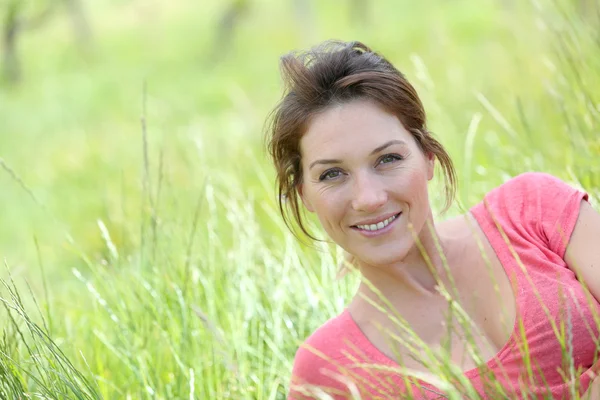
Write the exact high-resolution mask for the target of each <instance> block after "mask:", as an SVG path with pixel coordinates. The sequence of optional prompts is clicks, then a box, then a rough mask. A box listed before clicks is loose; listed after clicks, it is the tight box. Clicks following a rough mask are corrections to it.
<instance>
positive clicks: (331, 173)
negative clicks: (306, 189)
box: [319, 169, 342, 181]
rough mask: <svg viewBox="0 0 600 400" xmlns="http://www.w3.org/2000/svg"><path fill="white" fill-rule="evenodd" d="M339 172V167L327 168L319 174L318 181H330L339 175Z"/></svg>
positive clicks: (340, 172)
mask: <svg viewBox="0 0 600 400" xmlns="http://www.w3.org/2000/svg"><path fill="white" fill-rule="evenodd" d="M341 174H342V171H340V170H339V169H328V170H327V171H325V172H323V173H322V174H321V176H319V181H330V180H332V179H335V178H337V177H339V176H340V175H341Z"/></svg>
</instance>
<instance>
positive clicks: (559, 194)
mask: <svg viewBox="0 0 600 400" xmlns="http://www.w3.org/2000/svg"><path fill="white" fill-rule="evenodd" d="M581 197H586V195H585V193H583V192H581V191H579V190H578V189H576V188H574V187H573V186H571V185H569V184H567V183H566V182H564V181H563V180H561V179H559V178H557V177H555V176H553V175H550V174H547V173H543V172H526V173H523V174H520V175H517V176H515V177H514V178H511V179H509V180H507V181H506V182H504V183H503V184H501V185H500V186H498V187H496V188H494V189H492V190H491V191H490V192H489V193H487V194H486V195H485V197H484V200H483V203H485V206H486V208H488V210H494V211H496V212H498V211H503V212H505V213H515V212H520V213H523V212H527V213H528V214H529V213H531V212H532V213H535V214H539V215H538V216H540V217H542V218H543V217H545V216H548V217H552V216H553V215H552V214H553V213H556V212H560V211H562V210H564V208H565V207H566V206H569V207H570V206H573V204H571V203H577V205H578V204H579V203H578V202H577V201H578V200H580V198H581ZM540 213H541V214H540Z"/></svg>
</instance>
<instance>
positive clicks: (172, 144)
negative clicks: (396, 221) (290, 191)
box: [0, 0, 600, 399]
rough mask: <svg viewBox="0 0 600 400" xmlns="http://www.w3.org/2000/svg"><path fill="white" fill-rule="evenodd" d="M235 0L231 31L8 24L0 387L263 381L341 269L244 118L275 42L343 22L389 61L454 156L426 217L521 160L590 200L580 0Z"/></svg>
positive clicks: (277, 377)
mask: <svg viewBox="0 0 600 400" xmlns="http://www.w3.org/2000/svg"><path fill="white" fill-rule="evenodd" d="M5 3H6V4H7V1H5V2H0V7H3V6H4V4H5ZM232 3H235V2H232ZM238 3H239V4H240V5H239V7H238V9H236V10H237V11H236V13H237V14H235V15H236V16H235V18H232V19H231V21H234V27H233V29H232V30H231V32H230V31H229V30H228V28H227V21H226V20H224V19H223V16H224V15H226V13H227V3H226V2H217V1H212V2H194V1H191V0H180V1H172V2H168V1H159V0H152V1H138V0H130V1H125V0H118V1H117V0H110V1H109V0H106V1H103V2H100V1H97V2H87V3H85V4H86V5H87V12H88V14H87V15H88V18H89V22H90V27H91V32H92V36H91V38H90V39H89V41H86V42H84V43H79V44H78V42H77V40H76V38H75V37H74V33H73V29H72V27H71V24H70V20H69V18H68V16H67V15H66V14H65V13H64V12H58V13H56V15H54V16H53V17H52V18H51V19H49V20H48V21H47V22H46V23H45V24H43V25H42V26H40V27H38V28H36V29H35V30H31V31H27V32H24V33H23V34H22V37H21V41H20V44H19V55H20V58H21V62H22V78H21V81H20V82H19V83H18V84H9V83H7V82H4V83H2V86H0V166H1V167H2V168H0V210H1V211H0V256H1V257H2V259H3V262H4V263H5V266H6V268H4V269H3V272H2V273H0V276H2V277H3V278H4V283H5V285H4V288H3V289H2V291H1V297H2V298H3V299H4V301H3V303H4V304H5V306H6V307H5V311H4V312H2V313H1V314H0V315H1V318H2V322H3V323H2V327H3V332H4V334H3V338H2V341H1V342H0V349H1V352H0V398H5V397H6V398H35V399H38V398H39V399H50V398H52V399H54V398H57V399H63V398H69V399H70V398H80V399H98V398H105V399H117V398H119V399H120V398H123V399H126V398H127V399H227V398H230V399H283V398H284V397H285V393H286V391H287V385H288V379H289V374H290V371H291V366H292V360H293V355H294V352H295V350H296V348H297V347H298V345H299V344H300V343H301V341H302V340H303V339H304V338H305V337H306V336H307V335H308V334H309V333H310V332H312V331H313V330H314V329H315V328H316V327H318V326H319V325H320V324H322V323H323V322H324V321H325V320H327V319H328V318H330V317H332V316H334V315H335V314H336V313H338V312H340V311H341V310H342V309H343V307H344V305H345V304H346V302H347V301H348V300H349V299H350V298H351V296H352V294H353V290H354V288H355V287H356V284H357V282H358V279H357V277H356V276H347V277H346V278H344V279H342V280H339V281H336V280H335V274H336V269H337V264H338V262H339V257H340V253H339V251H338V250H337V249H336V248H335V247H334V246H333V245H330V244H326V243H325V244H319V243H317V244H314V243H313V244H304V243H299V242H298V241H297V240H296V239H295V238H294V237H293V236H292V235H291V234H290V232H288V230H287V228H286V227H285V225H284V224H283V222H282V220H281V218H280V216H279V215H278V209H277V202H276V198H275V186H274V173H273V169H272V167H271V165H270V164H269V160H268V158H267V155H266V153H265V150H264V144H263V123H264V120H265V117H266V116H267V114H268V112H269V111H270V109H271V108H272V107H273V106H274V105H275V103H276V102H277V100H278V99H279V98H280V96H281V89H282V88H281V80H280V77H279V70H278V68H279V67H278V59H279V57H280V56H281V55H282V54H284V53H287V52H289V51H291V50H300V49H305V48H308V47H310V46H312V45H314V44H317V43H318V42H320V41H322V40H325V39H330V38H336V39H342V40H360V41H362V42H364V43H366V44H368V45H369V46H371V47H372V48H374V49H376V50H377V51H380V52H381V53H383V54H384V55H386V56H387V57H389V58H390V59H391V60H392V61H393V62H394V63H395V65H396V66H397V67H398V68H399V69H400V70H401V71H403V72H404V73H405V74H406V75H407V77H408V78H409V80H411V82H413V84H414V85H415V86H416V87H417V90H418V91H419V93H420V95H421V97H422V99H423V101H424V103H425V107H426V110H428V119H429V128H430V130H431V131H433V132H434V133H435V134H436V136H437V137H438V138H439V139H440V141H441V142H442V143H443V144H444V145H445V146H446V147H447V149H448V150H449V152H450V154H451V156H452V157H453V159H454V162H455V164H456V167H457V170H458V174H459V193H458V201H457V203H456V205H455V206H454V207H453V208H452V209H451V210H450V211H448V213H447V214H445V215H442V216H440V217H439V218H447V217H449V216H451V215H455V214H457V213H459V212H461V210H464V209H466V208H468V207H470V206H472V205H474V204H475V203H477V202H478V201H480V199H481V198H482V196H483V194H484V193H486V192H487V191H488V190H490V189H491V188H493V187H495V186H497V185H498V184H499V183H501V182H503V181H504V180H506V179H507V178H509V177H511V176H514V175H516V174H519V173H521V172H525V171H530V170H536V171H544V172H549V173H552V174H555V175H557V176H559V177H561V178H563V179H565V180H566V181H569V182H571V183H572V184H574V185H576V186H580V187H583V188H585V190H586V191H587V192H588V193H590V195H591V199H592V204H594V205H596V204H597V203H596V201H597V200H598V199H600V162H598V156H600V134H599V133H600V132H599V126H600V95H599V93H600V74H598V71H600V30H599V27H600V23H599V21H600V19H598V14H594V13H593V12H590V11H583V10H582V8H581V7H583V6H582V5H581V4H584V3H585V1H583V2H581V4H579V3H577V2H575V1H566V0H565V1H558V0H557V1H555V2H550V1H545V0H539V1H536V2H528V1H514V0H513V1H511V0H505V1H500V0H479V1H477V2H473V1H467V0H453V1H441V0H440V1H434V0H422V1H419V2H409V1H392V0H381V1H377V2H368V3H367V10H366V11H367V12H365V13H358V15H357V13H356V11H354V12H353V8H352V7H353V6H352V2H351V1H342V0H339V1H333V0H325V1H319V2H317V1H314V2H307V3H306V4H308V5H309V7H308V8H306V9H302V8H298V7H301V6H299V5H298V4H304V3H302V2H294V1H291V0H290V1H272V0H270V1H269V0H249V1H246V2H238ZM575 3H577V4H575ZM590 4H591V5H592V6H593V5H594V3H593V2H588V6H589V5H590ZM0 12H3V10H2V9H1V8H0ZM223 21H225V22H223ZM432 193H436V191H435V190H434V188H432ZM433 200H434V203H435V205H436V207H439V205H440V204H441V201H442V200H443V199H442V198H436V197H435V196H434V198H433ZM9 310H10V312H9ZM453 396H455V397H453ZM456 396H459V395H458V394H450V397H451V398H460V397H456Z"/></svg>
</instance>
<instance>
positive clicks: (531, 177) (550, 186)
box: [486, 172, 567, 197]
mask: <svg viewBox="0 0 600 400" xmlns="http://www.w3.org/2000/svg"><path fill="white" fill-rule="evenodd" d="M566 187H567V184H566V183H565V182H564V181H562V180H561V179H559V178H557V177H555V176H553V175H550V174H547V173H544V172H525V173H522V174H520V175H517V176H515V177H513V178H510V179H509V180H507V181H506V182H504V183H503V184H501V185H500V186H498V187H497V188H495V189H493V190H491V191H490V193H488V195H487V196H486V197H488V196H489V195H494V194H517V195H535V194H538V193H539V192H540V190H552V191H556V190H561V189H565V188H566Z"/></svg>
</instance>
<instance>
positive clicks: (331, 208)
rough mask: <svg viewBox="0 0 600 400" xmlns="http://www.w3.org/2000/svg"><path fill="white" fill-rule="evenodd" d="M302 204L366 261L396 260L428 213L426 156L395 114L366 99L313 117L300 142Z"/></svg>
mask: <svg viewBox="0 0 600 400" xmlns="http://www.w3.org/2000/svg"><path fill="white" fill-rule="evenodd" d="M300 151H301V154H302V173H303V183H302V185H300V187H299V192H300V196H301V198H302V201H303V203H304V205H305V207H306V208H307V209H308V210H309V211H311V212H315V213H316V214H317V216H318V218H319V220H320V222H321V224H322V226H323V228H324V229H325V231H326V232H327V234H328V235H329V236H330V237H331V239H332V240H333V241H335V242H336V243H337V244H338V245H340V246H341V247H342V248H343V249H345V250H346V251H347V252H349V253H350V254H353V255H354V256H355V257H357V258H358V259H359V260H360V261H362V262H365V263H367V264H369V265H373V266H376V265H387V264H391V263H394V262H397V261H401V260H402V259H404V257H406V255H407V253H408V252H409V251H410V250H411V249H412V248H413V246H414V240H413V235H412V233H411V231H410V230H409V228H408V223H409V222H410V223H412V225H413V228H414V230H415V231H416V233H417V235H418V234H420V232H421V230H422V229H423V227H424V226H425V222H426V220H427V218H428V217H429V215H430V206H429V197H428V191H427V183H428V181H429V180H431V179H432V177H433V171H434V158H433V156H431V157H426V156H425V155H424V154H423V152H422V151H421V150H420V148H419V146H418V145H417V143H416V142H415V140H414V139H413V137H412V135H411V134H410V133H409V132H408V131H407V130H406V129H405V128H404V126H403V125H402V123H401V122H400V120H399V119H398V118H397V117H396V116H394V115H393V114H390V113H388V112H386V111H385V110H384V109H383V108H381V107H379V106H378V105H376V104H375V103H373V102H370V101H368V100H355V101H352V102H349V103H345V104H339V105H334V106H332V107H330V108H328V109H326V110H325V111H323V112H322V113H320V114H318V115H317V116H315V117H314V118H313V119H312V121H311V123H310V124H309V126H308V129H307V131H306V132H305V134H304V136H303V137H302V139H301V141H300Z"/></svg>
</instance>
